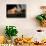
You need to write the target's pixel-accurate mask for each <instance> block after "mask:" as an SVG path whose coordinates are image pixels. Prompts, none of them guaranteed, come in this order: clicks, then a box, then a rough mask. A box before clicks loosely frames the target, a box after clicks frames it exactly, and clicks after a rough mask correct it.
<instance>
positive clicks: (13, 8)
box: [6, 4, 26, 18]
mask: <svg viewBox="0 0 46 46" xmlns="http://www.w3.org/2000/svg"><path fill="white" fill-rule="evenodd" d="M6 17H8V18H10V17H12V18H14V17H15V18H25V17H26V5H25V4H7V5H6Z"/></svg>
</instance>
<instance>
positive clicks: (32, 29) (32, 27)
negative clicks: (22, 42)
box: [0, 0, 46, 37]
mask: <svg viewBox="0 0 46 46" xmlns="http://www.w3.org/2000/svg"><path fill="white" fill-rule="evenodd" d="M6 4H26V10H27V11H26V18H7V17H6ZM42 5H46V0H0V35H2V34H4V29H5V26H6V25H15V26H16V27H17V29H18V31H19V33H18V36H21V35H22V34H23V35H24V36H28V37H29V36H31V35H32V34H36V30H37V29H43V30H46V29H45V28H42V27H40V26H39V25H38V23H37V22H36V19H35V16H36V15H38V14H40V13H41V10H40V6H42ZM40 37H41V36H40Z"/></svg>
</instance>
